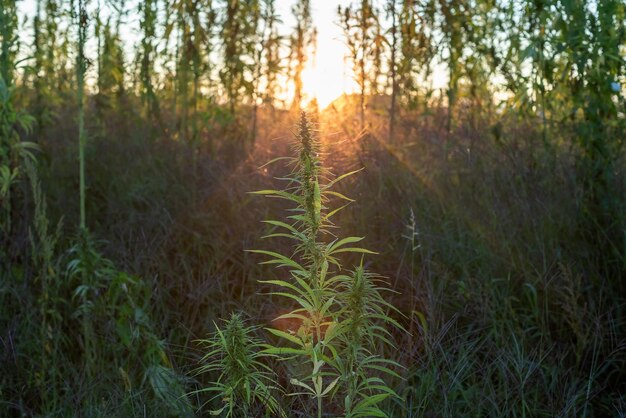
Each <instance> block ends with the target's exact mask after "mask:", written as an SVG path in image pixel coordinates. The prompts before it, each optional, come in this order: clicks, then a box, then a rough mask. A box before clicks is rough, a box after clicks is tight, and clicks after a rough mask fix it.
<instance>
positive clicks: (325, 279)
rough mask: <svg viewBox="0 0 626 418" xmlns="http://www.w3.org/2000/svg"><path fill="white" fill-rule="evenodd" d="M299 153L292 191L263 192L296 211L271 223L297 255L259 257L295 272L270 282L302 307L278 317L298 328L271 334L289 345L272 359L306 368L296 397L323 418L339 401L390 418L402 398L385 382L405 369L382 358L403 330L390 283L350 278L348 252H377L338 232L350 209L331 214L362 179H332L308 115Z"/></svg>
mask: <svg viewBox="0 0 626 418" xmlns="http://www.w3.org/2000/svg"><path fill="white" fill-rule="evenodd" d="M295 150H296V152H297V156H296V157H293V158H287V159H286V160H287V161H288V165H289V166H290V167H291V168H292V170H291V173H290V174H289V175H288V176H287V177H286V178H285V179H284V180H285V181H286V182H287V186H286V187H285V189H284V190H261V191H259V192H256V194H261V195H265V196H268V197H277V198H281V199H285V200H287V201H289V202H291V203H292V204H294V206H295V207H293V208H292V209H291V213H293V214H292V215H289V216H287V221H286V222H285V221H279V220H267V221H265V222H266V223H267V224H268V225H270V226H272V227H274V228H276V232H273V233H271V234H269V235H267V237H270V238H278V237H280V238H287V239H289V240H291V241H293V243H294V246H293V249H294V252H293V254H292V255H285V254H281V253H278V252H274V251H267V250H253V251H252V252H254V253H258V254H262V255H265V256H267V257H268V260H267V261H265V262H264V264H272V265H276V266H277V267H285V268H287V269H288V270H289V275H288V277H287V278H284V279H274V280H265V281H263V282H262V283H265V284H270V285H274V286H276V287H278V288H279V290H277V291H275V292H274V294H275V295H278V296H282V297H284V298H286V299H287V300H288V301H290V303H292V304H295V308H294V309H292V310H291V311H290V312H288V313H286V314H283V315H280V316H279V317H278V318H276V319H277V320H279V321H280V320H287V322H289V323H295V324H296V325H295V326H293V328H292V329H274V328H269V329H268V331H269V332H270V333H271V334H273V335H274V336H276V337H278V338H279V339H280V340H282V341H283V342H284V343H285V344H284V345H283V344H281V345H269V346H268V348H267V349H266V350H265V353H268V354H272V355H278V356H280V357H281V358H282V359H283V360H294V362H295V361H297V363H296V364H297V365H298V366H297V367H293V368H292V369H291V370H292V372H293V376H292V377H291V379H290V382H291V384H292V385H293V386H294V388H297V392H295V393H292V395H305V396H308V397H310V398H311V399H313V400H314V401H315V402H314V403H315V407H316V410H317V416H318V417H321V416H322V415H323V411H324V409H329V408H332V404H333V398H335V397H339V396H342V397H343V402H341V404H343V409H344V414H345V415H346V416H352V417H357V416H385V414H384V412H382V410H381V409H380V408H379V405H380V403H381V402H382V401H383V400H384V399H386V398H387V397H389V396H390V395H395V394H394V392H393V390H392V389H391V388H389V386H388V385H387V383H386V382H385V381H384V380H383V379H382V378H381V377H380V376H387V377H389V376H397V375H396V374H395V372H393V371H392V368H393V367H395V366H397V365H396V363H395V362H393V361H391V360H386V359H383V358H381V357H379V356H377V355H376V354H375V351H376V350H377V349H379V348H380V345H381V344H388V343H389V342H390V340H389V336H390V333H389V331H388V330H387V329H386V328H385V326H384V325H389V324H390V325H392V326H396V327H398V328H399V325H398V324H397V322H395V321H394V320H393V319H392V318H391V317H390V316H389V313H390V312H392V311H393V309H392V308H391V306H390V305H389V304H388V303H387V302H386V301H385V300H384V299H383V298H382V296H381V292H380V291H381V289H382V287H381V286H382V284H377V283H376V282H375V276H374V275H371V274H368V273H366V272H365V271H364V269H363V268H362V266H360V267H358V268H356V269H355V271H354V272H353V273H351V274H345V273H344V272H343V268H342V265H341V261H340V256H341V255H342V254H343V253H361V254H363V255H365V254H371V253H372V251H369V250H366V249H364V248H360V247H354V246H352V245H353V244H356V243H358V242H359V241H361V240H362V239H363V238H361V237H347V238H343V239H340V238H339V237H338V236H336V235H335V234H334V233H332V232H331V229H332V228H335V227H336V225H334V224H333V222H332V218H333V216H334V215H335V214H337V212H339V211H340V210H341V209H343V208H344V207H345V206H346V205H344V206H340V207H339V208H337V209H334V210H330V209H329V208H328V205H329V203H330V201H331V198H339V199H341V200H344V201H348V202H350V201H351V199H349V198H348V197H346V196H344V195H342V194H341V193H338V192H336V191H334V190H332V188H333V186H334V185H335V184H336V183H337V182H339V181H341V180H343V179H345V178H347V177H349V176H350V175H352V174H354V173H355V172H350V173H347V174H344V175H341V176H338V177H336V178H334V179H330V177H331V176H330V173H328V172H327V171H326V170H324V168H323V167H322V163H321V159H320V154H321V153H320V144H319V142H318V140H317V138H316V137H315V136H314V133H313V129H312V127H311V125H310V123H309V120H308V118H307V115H306V114H305V113H302V115H301V118H300V122H299V126H298V134H297V143H296V145H295ZM278 160H285V158H280V159H278ZM275 161H276V160H275ZM357 171H358V170H357ZM303 364H304V365H306V366H302V365H303ZM388 366H389V367H388ZM326 405H328V407H326Z"/></svg>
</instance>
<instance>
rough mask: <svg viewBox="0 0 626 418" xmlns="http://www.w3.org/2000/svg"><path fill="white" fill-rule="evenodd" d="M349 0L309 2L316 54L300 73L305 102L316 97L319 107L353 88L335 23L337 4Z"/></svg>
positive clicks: (341, 37)
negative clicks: (315, 40) (315, 36)
mask: <svg viewBox="0 0 626 418" xmlns="http://www.w3.org/2000/svg"><path fill="white" fill-rule="evenodd" d="M349 3H350V2H349V1H346V0H340V1H323V2H321V1H320V2H312V4H311V13H312V16H313V24H314V25H315V27H316V29H317V53H316V55H315V56H314V57H310V58H309V61H308V62H307V65H306V68H305V70H304V72H303V74H302V81H303V89H304V94H305V101H306V102H308V101H311V100H313V99H317V103H318V105H319V106H320V108H321V109H323V108H325V107H326V106H328V105H329V104H330V103H331V102H332V101H333V100H335V99H336V98H338V97H340V96H341V95H342V94H343V93H351V92H353V91H354V90H355V84H354V81H353V79H352V72H351V70H350V65H349V64H348V65H346V64H345V63H344V56H345V54H346V46H345V44H344V40H343V32H342V30H341V28H340V27H339V25H338V20H339V18H338V17H337V6H339V5H341V6H342V7H344V6H346V5H348V4H349Z"/></svg>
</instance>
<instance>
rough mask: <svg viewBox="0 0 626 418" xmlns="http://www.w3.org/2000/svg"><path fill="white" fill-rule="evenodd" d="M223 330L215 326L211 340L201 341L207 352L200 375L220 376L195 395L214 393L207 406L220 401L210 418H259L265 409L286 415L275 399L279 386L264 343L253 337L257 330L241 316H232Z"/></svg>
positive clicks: (271, 412)
mask: <svg viewBox="0 0 626 418" xmlns="http://www.w3.org/2000/svg"><path fill="white" fill-rule="evenodd" d="M225 322H226V325H225V327H224V328H223V329H220V328H219V327H218V326H217V324H215V333H214V334H213V335H212V337H211V338H209V339H205V340H200V343H201V344H203V345H204V346H205V347H206V348H207V349H208V352H207V353H206V354H205V355H204V357H203V358H202V363H203V364H202V366H200V367H199V368H198V373H214V372H217V373H219V376H218V377H217V380H215V381H214V382H213V383H212V385H211V386H209V387H207V388H203V389H200V390H198V391H197V392H196V393H203V392H208V393H214V394H215V396H213V397H212V398H211V399H209V401H208V402H211V401H214V400H216V399H220V400H221V401H222V403H223V404H222V406H221V408H219V409H216V410H212V411H211V415H223V416H225V417H234V416H243V417H248V416H259V415H258V414H259V412H260V411H261V410H262V409H263V408H262V405H265V408H264V409H265V412H266V414H271V416H277V415H283V413H282V410H281V408H280V404H279V403H278V401H277V400H276V398H275V397H274V394H273V393H274V392H276V391H277V390H278V384H277V383H276V382H275V380H274V372H273V371H272V369H271V368H269V367H268V366H267V364H265V363H264V362H263V360H264V357H265V355H264V354H263V352H262V351H261V348H262V342H261V340H259V339H258V338H255V337H254V336H253V334H254V332H255V328H254V327H251V326H246V325H245V324H244V321H243V318H242V317H241V315H240V314H232V315H231V317H230V319H229V320H227V321H225Z"/></svg>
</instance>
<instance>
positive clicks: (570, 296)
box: [0, 0, 626, 417]
mask: <svg viewBox="0 0 626 418" xmlns="http://www.w3.org/2000/svg"><path fill="white" fill-rule="evenodd" d="M320 1H321V0H320ZM324 1H326V0H324ZM281 3H282V2H281ZM315 4H316V3H315V2H311V1H308V0H297V1H294V2H293V7H292V9H291V16H290V20H291V21H293V22H294V24H293V25H285V24H283V23H282V20H283V18H285V16H280V15H279V13H278V10H279V8H278V5H279V2H278V1H273V0H171V1H170V0H146V1H141V2H129V1H124V0H67V1H60V0H37V1H36V2H35V3H34V5H35V13H34V15H33V16H32V17H30V18H28V19H25V14H24V13H23V12H22V10H21V9H20V8H21V7H22V5H23V3H22V2H19V1H17V2H16V1H12V0H0V212H1V218H0V219H1V220H0V242H1V246H0V347H2V349H1V350H0V415H8V416H33V415H36V416H40V415H44V416H47V415H50V416H72V415H75V416H162V415H164V414H170V415H174V416H191V415H194V414H196V413H198V414H202V413H203V412H198V408H199V407H200V406H201V405H202V404H203V403H204V402H206V400H207V399H208V397H206V398H204V397H203V396H201V395H198V394H196V395H193V396H185V393H190V392H191V391H192V390H194V389H195V388H200V387H204V386H205V385H206V380H208V379H210V378H211V377H210V376H195V375H194V373H192V370H193V369H194V368H196V367H197V366H198V359H199V358H200V357H202V355H203V354H204V353H203V352H202V351H201V349H200V347H199V346H198V345H197V344H195V343H194V340H195V339H197V338H202V337H204V336H205V335H206V333H207V332H209V331H211V330H212V329H213V328H214V322H213V321H218V318H223V317H226V316H227V314H228V313H229V312H231V311H235V310H242V311H244V312H245V313H246V314H247V315H248V316H249V317H251V318H253V319H254V323H257V324H258V323H263V322H264V321H265V320H266V319H267V318H274V317H275V316H276V312H277V311H280V310H281V309H283V307H281V306H280V305H277V303H278V301H277V300H276V301H274V299H273V298H271V297H267V296H263V297H261V296H258V295H257V293H258V292H259V291H260V289H259V288H258V283H257V280H258V279H260V278H263V277H267V276H268V275H270V274H275V273H274V272H272V270H271V269H268V268H267V267H266V266H259V265H257V262H258V261H260V260H259V259H258V258H257V257H254V256H253V255H251V254H249V253H245V252H244V251H243V250H244V249H250V248H261V247H262V245H263V244H262V243H260V237H261V236H262V235H265V234H266V233H268V227H267V226H263V225H262V224H260V223H259V222H258V221H259V220H260V219H268V218H278V217H279V216H280V215H273V214H280V213H282V212H281V210H282V207H281V206H280V205H278V204H276V205H267V206H264V205H265V203H259V202H258V201H257V200H252V199H251V198H250V197H249V195H248V194H247V193H246V192H249V191H251V190H256V189H263V188H268V183H273V182H274V180H273V177H272V176H273V175H278V174H279V173H274V172H273V169H267V168H264V169H261V170H259V169H258V167H259V166H260V165H261V164H263V163H264V162H266V161H268V160H270V159H271V158H273V157H275V156H278V155H285V154H288V152H289V151H288V149H289V148H288V145H287V143H286V141H285V140H284V139H285V138H286V137H288V136H289V133H290V129H291V127H292V125H293V124H294V123H295V120H296V119H295V118H294V115H296V114H297V112H296V110H298V109H299V108H300V107H301V106H302V105H303V104H304V99H305V97H304V96H305V94H304V90H305V89H304V86H303V77H302V74H303V71H304V68H305V67H306V65H307V62H308V61H309V60H311V59H313V54H314V53H317V58H316V59H317V60H323V59H324V51H322V50H320V51H315V49H316V29H315V22H314V21H312V7H315ZM336 22H337V24H338V25H340V27H341V28H342V30H343V32H344V41H345V44H346V53H347V58H346V65H348V66H349V68H350V69H351V73H353V75H354V81H355V84H356V86H357V89H356V92H355V93H354V94H352V95H346V96H343V97H342V98H341V99H340V100H337V101H336V102H335V103H334V104H333V105H331V106H330V107H329V108H328V109H326V110H324V111H322V112H319V113H318V112H317V109H316V106H315V104H314V103H313V104H311V105H310V110H311V112H312V113H313V119H314V120H316V121H318V122H319V129H320V131H321V134H322V136H323V139H324V138H328V139H329V140H328V141H326V144H327V145H326V147H327V149H326V151H327V154H326V156H325V158H326V160H327V163H326V165H327V166H328V167H330V169H331V170H332V171H336V172H338V173H342V172H348V171H351V170H353V169H358V168H362V167H365V170H364V173H363V174H362V175H360V176H355V177H354V179H351V180H349V181H347V182H346V183H345V184H342V185H340V186H339V187H338V190H339V191H340V192H342V193H343V191H346V194H347V195H349V196H352V197H355V198H357V199H358V203H357V204H356V206H355V208H349V209H346V210H345V211H343V212H342V213H341V214H340V215H338V219H337V223H338V224H339V225H342V229H345V230H346V231H347V232H348V234H350V235H357V236H360V235H366V236H367V239H366V240H365V244H364V246H366V247H371V248H374V249H377V250H378V251H379V252H380V253H381V254H380V255H379V256H377V257H374V258H372V259H371V263H372V265H373V266H372V267H373V269H374V270H375V271H377V272H380V273H382V274H384V275H385V276H387V277H388V281H389V282H390V283H391V285H393V287H394V288H395V289H396V290H398V292H399V293H398V294H394V295H392V296H389V298H390V302H391V303H393V305H394V306H396V307H398V309H399V310H400V311H401V313H402V314H403V316H402V317H399V318H397V320H398V321H399V322H401V323H402V325H403V326H404V327H405V328H406V329H407V330H408V331H409V333H401V332H398V333H397V334H394V338H395V339H396V340H397V348H398V349H397V350H393V351H392V352H390V353H386V357H390V358H394V359H396V360H397V361H398V362H399V363H400V364H402V365H403V366H404V367H405V369H403V370H401V371H400V374H401V375H402V377H403V380H398V381H397V382H394V385H395V386H394V388H395V390H396V391H397V392H398V393H399V394H400V395H401V399H392V400H389V402H388V405H387V406H386V408H387V410H388V411H389V412H388V413H389V415H390V416H450V417H456V416H585V415H586V416H606V415H617V416H623V415H624V414H626V399H625V398H624V396H625V394H626V386H625V382H626V374H625V373H624V370H626V365H625V361H626V357H625V354H626V353H625V352H624V347H625V344H626V331H625V328H624V327H625V326H626V324H625V323H624V303H625V302H626V281H625V280H626V174H625V171H624V170H625V167H626V165H625V159H624V157H625V155H624V140H625V139H626V118H625V96H624V93H623V91H622V90H621V89H620V87H621V86H622V85H623V84H624V81H625V77H626V74H625V73H626V67H625V61H624V60H625V56H626V46H625V45H626V6H625V4H624V2H623V1H619V0H602V1H583V0H519V1H508V0H452V1H450V0H423V1H415V0H390V1H367V0H362V1H354V2H352V3H351V4H349V5H348V6H347V7H343V6H342V7H339V8H338V10H337V15H336ZM442 70H443V71H445V72H446V74H447V86H446V88H444V89H434V88H433V87H432V86H433V84H432V80H433V74H434V73H435V72H437V71H442ZM337 71H342V69H340V68H338V69H337ZM340 94H341V92H337V95H338V96H339V95H340ZM276 138H278V140H276ZM276 187H279V186H276ZM342 190H343V191H342ZM286 248H288V247H286ZM261 290H262V289H261ZM382 349H383V348H381V350H382ZM274 366H275V368H277V370H281V369H280V367H282V366H280V365H274ZM283 374H284V375H288V373H287V372H284V373H283ZM284 407H285V408H286V409H287V410H291V411H294V412H293V413H292V415H293V416H308V415H310V413H309V412H308V410H307V409H306V408H307V405H284ZM208 409H209V408H205V409H203V410H202V411H206V410H208Z"/></svg>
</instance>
